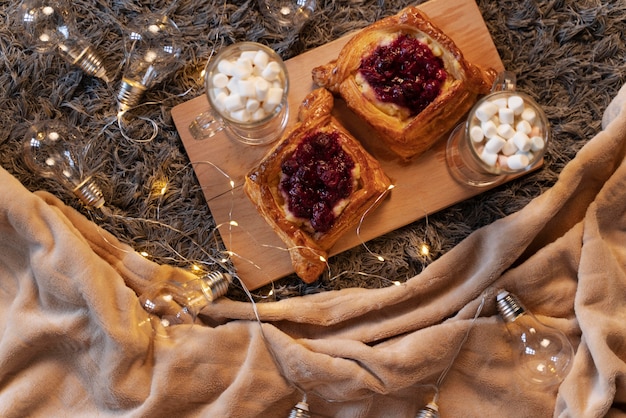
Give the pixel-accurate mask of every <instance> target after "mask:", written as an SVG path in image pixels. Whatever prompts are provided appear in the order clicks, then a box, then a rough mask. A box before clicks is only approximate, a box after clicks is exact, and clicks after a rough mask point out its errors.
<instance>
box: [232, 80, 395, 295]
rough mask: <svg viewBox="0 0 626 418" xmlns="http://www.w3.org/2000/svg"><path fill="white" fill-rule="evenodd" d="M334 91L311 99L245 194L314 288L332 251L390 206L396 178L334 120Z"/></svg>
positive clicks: (246, 186) (316, 92)
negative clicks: (374, 212)
mask: <svg viewBox="0 0 626 418" xmlns="http://www.w3.org/2000/svg"><path fill="white" fill-rule="evenodd" d="M333 106H334V97H333V95H332V94H331V93H330V92H329V91H328V90H326V89H323V88H319V89H316V90H314V91H313V92H311V93H309V94H308V95H307V96H306V98H305V99H304V101H303V102H302V104H301V105H300V108H299V112H298V119H299V121H298V123H297V124H296V125H295V126H294V127H293V128H291V129H290V131H288V132H287V133H285V134H284V135H283V137H282V138H281V140H280V141H279V143H278V144H277V145H276V146H275V147H274V148H273V149H272V150H271V151H270V152H269V153H268V154H267V155H266V156H265V158H264V159H263V160H262V161H261V162H260V163H259V165H258V166H257V167H255V168H253V169H252V170H251V171H250V172H249V173H248V174H247V175H246V178H245V183H244V191H245V192H246V194H247V195H248V197H249V198H250V200H251V201H252V203H253V204H254V205H255V206H256V208H257V210H258V211H259V213H260V214H261V215H262V216H263V217H264V218H265V220H266V221H267V222H268V223H269V224H270V225H271V227H272V229H273V230H274V231H275V232H276V233H277V234H278V235H279V236H280V238H281V239H282V240H283V242H285V244H286V245H287V246H288V248H289V253H290V256H291V262H292V264H293V267H294V270H295V272H296V274H297V275H298V276H299V277H300V278H301V279H302V280H303V281H304V282H306V283H311V282H313V281H315V280H317V278H318V277H319V276H320V274H321V273H322V272H323V271H324V269H325V268H326V259H327V258H328V250H329V249H330V248H331V247H332V246H333V244H335V242H336V241H337V240H338V239H339V238H340V237H341V236H342V235H343V234H344V233H345V232H346V231H347V230H348V229H349V228H352V227H355V226H356V225H358V222H360V219H361V217H362V216H363V214H364V213H365V212H366V211H368V210H370V209H373V208H374V207H376V206H377V205H378V204H380V203H381V202H382V200H383V199H381V196H383V193H385V191H386V190H388V189H389V186H390V185H391V181H390V179H389V178H388V177H387V176H386V175H385V173H384V172H383V170H382V168H381V167H380V165H379V163H378V161H376V160H375V159H374V158H373V157H372V156H371V155H370V154H369V153H368V152H367V151H366V150H365V149H364V148H363V147H362V146H361V145H360V143H359V142H358V141H357V140H356V139H355V138H354V137H353V136H352V135H350V133H348V131H347V130H346V129H345V128H343V127H342V126H341V124H340V123H339V122H338V121H337V120H336V119H335V118H334V117H333V116H332V115H331V111H332V109H333Z"/></svg>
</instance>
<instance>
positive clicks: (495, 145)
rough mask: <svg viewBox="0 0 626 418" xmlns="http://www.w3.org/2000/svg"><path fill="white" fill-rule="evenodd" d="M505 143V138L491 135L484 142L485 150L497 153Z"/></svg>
mask: <svg viewBox="0 0 626 418" xmlns="http://www.w3.org/2000/svg"><path fill="white" fill-rule="evenodd" d="M505 144H506V140H505V139H504V138H501V137H499V136H498V135H495V136H492V137H491V138H490V139H489V141H487V143H486V144H485V151H487V152H492V153H494V154H497V153H499V152H500V150H501V149H502V147H503V146H504V145H505Z"/></svg>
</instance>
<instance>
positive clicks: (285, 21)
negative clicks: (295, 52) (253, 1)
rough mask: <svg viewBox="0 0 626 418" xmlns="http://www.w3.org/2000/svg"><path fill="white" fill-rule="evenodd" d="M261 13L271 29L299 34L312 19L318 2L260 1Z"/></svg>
mask: <svg viewBox="0 0 626 418" xmlns="http://www.w3.org/2000/svg"><path fill="white" fill-rule="evenodd" d="M258 3H259V8H260V10H261V13H263V15H264V16H265V18H266V19H268V23H269V24H270V25H271V27H276V28H278V29H280V30H281V31H283V32H293V33H297V32H299V31H300V29H301V28H302V26H304V24H305V23H306V22H307V21H308V20H309V19H310V18H311V16H312V15H313V13H314V12H315V8H316V6H317V4H316V3H317V1H316V0H258Z"/></svg>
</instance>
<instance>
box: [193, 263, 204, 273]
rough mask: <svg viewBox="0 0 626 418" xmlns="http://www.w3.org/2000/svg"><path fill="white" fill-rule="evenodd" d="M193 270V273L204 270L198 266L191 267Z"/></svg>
mask: <svg viewBox="0 0 626 418" xmlns="http://www.w3.org/2000/svg"><path fill="white" fill-rule="evenodd" d="M191 269H192V270H193V271H195V272H198V271H200V270H202V269H201V268H200V267H199V266H197V265H196V264H194V265H192V266H191Z"/></svg>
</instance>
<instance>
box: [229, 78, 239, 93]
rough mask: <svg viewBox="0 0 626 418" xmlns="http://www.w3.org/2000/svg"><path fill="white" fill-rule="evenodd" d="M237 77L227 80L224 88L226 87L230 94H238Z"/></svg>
mask: <svg viewBox="0 0 626 418" xmlns="http://www.w3.org/2000/svg"><path fill="white" fill-rule="evenodd" d="M238 81H239V79H238V78H236V77H231V79H230V80H228V85H227V86H226V88H227V89H228V91H229V92H230V94H239V83H238Z"/></svg>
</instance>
